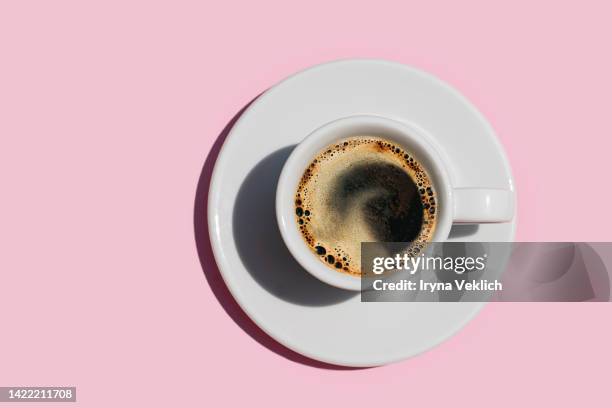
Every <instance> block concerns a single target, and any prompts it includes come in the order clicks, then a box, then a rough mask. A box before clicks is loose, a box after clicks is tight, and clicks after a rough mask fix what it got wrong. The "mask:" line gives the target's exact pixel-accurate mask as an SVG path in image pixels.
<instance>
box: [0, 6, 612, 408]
mask: <svg viewBox="0 0 612 408" xmlns="http://www.w3.org/2000/svg"><path fill="white" fill-rule="evenodd" d="M519 3H522V4H519ZM561 3H563V4H566V3H564V2H553V1H541V2H531V1H529V2H506V4H507V5H506V6H503V5H500V4H493V2H490V1H470V2H465V1H464V2H447V3H446V4H444V3H439V2H434V1H427V2H424V1H419V2H408V1H404V2H397V3H392V2H388V1H376V2H370V3H368V4H366V5H363V6H358V5H357V4H356V3H355V2H349V1H347V2H334V3H333V4H330V2H327V1H318V0H316V1H310V2H302V3H299V4H290V2H280V1H279V2H267V1H253V2H243V3H238V2H231V1H227V2H216V3H215V4H214V5H213V3H212V2H208V3H207V2H204V3H200V4H197V3H195V2H183V1H172V2H170V1H168V2H165V3H161V2H158V1H154V2H151V1H141V2H136V1H129V2H126V1H122V2H111V1H106V2H98V4H97V5H94V4H92V3H91V2H80V1H72V2H67V1H54V2H48V1H47V2H38V4H34V3H32V2H2V5H0V61H1V62H0V186H1V188H2V190H1V191H2V192H1V199H0V209H1V211H0V244H1V246H0V310H1V317H2V318H1V321H2V332H1V336H0V386H8V385H75V386H77V387H78V399H79V404H76V405H83V406H100V407H102V406H105V407H106V406H116V405H120V406H220V405H221V404H234V406H252V405H254V404H255V403H258V402H259V403H262V405H263V403H264V401H266V403H265V405H266V406H286V405H287V404H291V406H296V407H315V406H333V405H338V404H343V405H348V404H349V403H350V406H353V407H354V406H359V405H366V404H374V403H376V404H381V403H382V404H383V405H384V403H394V402H397V403H398V404H399V403H400V402H401V403H402V405H406V404H411V405H415V406H417V405H423V404H427V405H431V404H432V403H434V402H436V403H444V404H445V405H449V404H450V406H460V405H462V404H464V403H465V404H469V405H470V406H478V405H482V406H486V405H489V404H490V403H491V402H492V401H496V402H497V404H496V405H497V406H500V405H508V406H515V405H517V404H521V403H524V404H526V405H532V406H533V405H535V404H542V405H544V404H545V405H548V406H550V405H552V404H554V405H556V406H560V405H568V406H572V405H577V404H580V405H583V406H584V405H588V403H596V402H598V404H597V405H608V404H609V401H608V400H607V398H609V369H610V367H611V363H612V352H611V346H610V345H611V344H612V330H611V329H610V327H611V326H610V323H609V322H610V318H611V316H612V309H611V306H610V304H533V305H530V304H494V305H490V306H488V307H486V308H485V310H484V311H483V313H482V314H480V315H479V316H478V317H477V318H476V319H475V320H474V321H473V322H472V323H470V324H469V325H468V326H467V327H466V328H465V330H463V331H462V332H461V333H459V334H458V335H457V336H455V337H454V338H452V339H451V340H449V341H447V342H446V343H444V344H443V345H441V346H439V347H437V348H436V349H434V350H432V351H431V352H428V353H425V354H423V355H421V356H419V357H417V358H414V359H411V360H408V361H405V362H403V363H399V364H395V365H391V366H387V367H380V368H374V369H367V370H357V371H343V370H331V369H323V368H317V367H312V366H311V365H307V364H303V363H300V362H294V361H291V360H290V359H287V358H286V357H284V356H283V355H282V354H283V353H280V354H279V353H275V352H273V351H270V350H269V349H268V348H266V347H264V346H262V345H261V344H260V343H259V342H257V341H255V340H254V339H253V338H252V337H250V336H249V335H248V334H246V333H245V332H244V331H243V330H242V329H241V328H240V327H239V326H238V325H237V324H236V323H235V322H234V321H233V320H232V319H231V318H230V317H228V314H227V313H226V312H225V310H224V308H223V307H222V306H221V305H220V303H219V302H218V301H217V299H216V297H215V296H214V295H213V292H212V290H211V287H210V286H209V284H208V282H207V279H206V278H205V276H204V274H203V273H202V268H201V265H200V262H199V260H198V256H197V253H196V246H195V242H194V232H193V203H194V197H195V191H196V186H197V183H198V179H199V177H200V173H201V171H202V166H203V164H204V161H205V159H206V157H207V154H208V152H209V150H210V149H211V146H212V145H213V142H214V141H215V139H216V138H217V136H218V135H219V134H220V133H221V131H222V129H223V128H224V126H225V125H226V124H227V123H228V122H229V121H230V119H231V118H232V116H234V114H235V113H236V112H237V111H239V110H240V109H241V108H242V107H243V106H244V105H245V104H246V103H247V102H248V101H250V100H251V99H252V98H253V97H255V96H256V95H257V94H259V93H260V92H262V91H263V90H265V89H266V88H267V87H269V86H270V85H272V84H274V83H275V82H277V81H279V80H280V79H282V78H284V77H286V76H287V75H290V74H291V73H293V72H295V71H297V70H300V69H302V68H305V67H307V66H310V65H313V64H316V63H320V62H324V61H327V60H331V59H337V58H346V57H375V58H386V59H393V60H396V61H399V62H403V63H406V64H411V65H414V66H416V67H419V68H422V69H425V70H427V71H430V72H431V73H433V74H435V75H437V76H439V77H440V78H442V79H443V80H445V81H447V82H449V83H451V84H452V85H454V86H455V87H457V88H458V89H459V90H460V91H461V92H463V93H464V94H465V95H466V96H467V97H468V98H469V99H470V100H472V101H473V102H474V104H475V105H476V106H477V107H479V109H480V110H481V111H482V112H483V113H484V114H485V115H486V116H487V117H488V118H489V119H490V121H491V123H492V125H493V126H494V128H495V129H496V130H497V132H498V134H499V136H500V138H501V140H502V142H503V144H504V146H505V147H506V150H507V153H508V155H509V158H510V160H511V163H512V166H513V170H514V175H515V178H516V185H517V189H518V194H519V226H518V236H517V239H519V240H572V241H577V240H608V241H609V240H611V239H610V238H611V234H612V233H611V232H610V227H612V221H610V217H609V216H608V215H606V214H608V211H609V208H610V204H611V202H612V195H611V194H612V193H610V190H609V188H607V185H608V184H609V180H608V179H609V175H610V146H611V145H610V142H609V137H610V134H611V133H612V122H611V121H610V114H609V110H610V103H609V102H610V95H611V94H612V80H611V79H610V72H612V57H611V54H610V52H609V47H610V38H611V37H612V26H611V25H610V22H609V16H610V13H611V12H612V9H610V6H609V5H606V3H605V2H593V1H582V2H574V5H572V6H568V5H561ZM567 3H569V2H567ZM510 4H511V5H510ZM602 186H605V188H601V187H602ZM581 210H583V211H581ZM580 213H582V214H583V215H584V216H582V215H578V216H577V214H580ZM217 283H218V282H217ZM214 284H215V283H214V282H213V286H214ZM263 342H265V340H264V341H263ZM117 400H121V403H117V402H116V401H117ZM332 404H333V405H332ZM398 404H394V405H398ZM20 406H26V405H20Z"/></svg>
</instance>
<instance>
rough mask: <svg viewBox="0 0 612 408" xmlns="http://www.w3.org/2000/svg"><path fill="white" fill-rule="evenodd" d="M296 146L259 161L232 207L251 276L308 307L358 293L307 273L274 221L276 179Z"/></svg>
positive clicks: (241, 252)
mask: <svg viewBox="0 0 612 408" xmlns="http://www.w3.org/2000/svg"><path fill="white" fill-rule="evenodd" d="M294 148H295V145H293V146H287V147H284V148H282V149H279V150H277V151H275V152H273V153H271V154H270V155H268V156H267V157H265V158H264V159H263V160H261V161H260V162H259V163H257V165H256V166H255V167H253V169H252V170H251V171H250V173H249V174H248V175H247V177H246V178H245V180H244V182H243V183H242V185H241V186H240V190H239V191H238V198H237V200H236V204H235V206H234V214H233V227H234V237H235V240H236V247H237V249H238V253H239V255H240V258H241V260H242V262H243V263H244V265H245V267H246V269H247V271H248V272H249V273H250V274H251V276H252V277H253V278H254V279H255V280H256V281H257V282H258V283H259V284H260V285H261V286H262V287H263V288H264V289H266V290H267V291H268V292H269V293H271V294H272V295H274V296H276V297H278V298H281V299H283V300H285V301H287V302H291V303H295V304H300V305H304V306H325V305H330V304H334V303H339V302H342V301H345V300H347V299H349V298H351V297H354V296H357V294H356V293H355V292H350V291H347V290H343V289H338V288H334V287H332V286H330V285H327V284H325V283H323V282H321V281H320V280H318V279H317V278H315V277H314V276H312V275H311V274H310V273H308V272H307V271H306V270H305V269H304V268H302V267H301V266H300V264H299V263H298V262H297V261H296V260H295V259H294V258H293V256H292V255H291V253H290V252H289V250H288V249H287V247H286V246H285V244H284V242H283V240H282V237H281V234H280V230H279V228H278V224H277V222H276V212H275V200H276V184H277V181H278V178H279V176H280V173H281V170H282V168H283V165H284V164H285V161H287V158H288V157H289V154H290V153H291V151H292V150H293V149H294Z"/></svg>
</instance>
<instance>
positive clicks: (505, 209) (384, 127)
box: [276, 115, 514, 291]
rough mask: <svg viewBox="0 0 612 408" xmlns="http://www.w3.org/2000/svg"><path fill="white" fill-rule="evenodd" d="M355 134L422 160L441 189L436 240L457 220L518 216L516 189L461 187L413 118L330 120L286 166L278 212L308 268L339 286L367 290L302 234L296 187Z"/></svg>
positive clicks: (289, 245) (285, 236) (295, 250)
mask: <svg viewBox="0 0 612 408" xmlns="http://www.w3.org/2000/svg"><path fill="white" fill-rule="evenodd" d="M355 135H369V136H379V137H384V138H385V139H387V140H389V141H392V142H394V143H397V144H398V145H400V146H402V147H403V148H404V149H405V150H406V151H408V152H410V153H411V154H412V155H413V156H414V157H415V158H416V160H417V161H418V162H419V163H421V164H422V165H423V166H424V168H425V170H426V172H427V174H428V175H429V176H430V177H431V181H432V183H433V185H434V188H435V190H436V193H437V201H438V217H437V224H436V230H435V232H434V236H433V237H432V241H436V242H443V241H445V240H446V239H447V238H448V234H449V232H450V230H451V226H452V225H453V223H455V224H457V223H491V222H508V221H510V220H512V217H513V216H514V193H513V192H512V191H511V190H509V189H506V190H503V189H491V188H485V187H486V186H474V187H472V188H465V187H464V188H461V189H455V188H454V187H453V185H452V182H451V179H450V176H449V172H448V169H447V165H446V163H445V162H444V160H443V159H442V156H441V155H440V153H438V151H437V149H436V147H435V146H434V143H433V142H432V140H433V137H432V136H430V135H428V134H427V133H426V132H425V131H424V130H423V129H420V128H419V127H418V126H416V125H414V124H410V123H402V122H398V121H395V120H391V119H387V118H385V117H381V116H372V115H355V116H349V117H346V118H341V119H337V120H334V121H332V122H330V123H327V124H325V125H323V126H321V127H319V128H318V129H316V130H314V131H313V132H312V133H311V134H310V135H308V136H307V137H306V138H305V139H304V140H303V141H302V142H301V143H300V144H299V145H298V146H297V147H296V148H295V149H294V150H293V151H292V152H291V155H290V156H289V158H288V159H287V162H286V163H285V165H284V166H283V170H282V172H281V175H280V178H279V180H278V186H277V189H276V216H277V221H278V225H279V228H280V232H281V235H282V237H283V240H284V242H285V244H286V245H287V248H289V251H290V252H291V253H292V254H293V256H294V257H295V259H296V260H297V261H298V262H299V263H300V265H302V266H303V267H304V269H305V270H307V271H308V272H310V273H311V274H313V275H314V276H315V277H316V278H318V279H320V280H321V281H323V282H325V283H328V284H330V285H333V286H335V287H338V288H342V289H347V290H355V291H359V290H361V279H360V278H358V277H355V276H353V275H348V274H345V273H341V272H338V271H336V270H334V269H332V268H329V267H328V266H327V265H325V264H324V263H323V262H321V261H320V260H319V259H318V257H317V256H315V255H314V254H313V253H312V250H311V249H310V248H309V247H308V245H307V244H306V242H305V241H304V239H303V238H302V236H301V233H300V231H299V228H298V225H297V223H296V219H295V205H294V201H295V192H296V190H297V186H298V183H299V181H300V179H301V177H302V175H303V174H304V171H305V170H306V169H307V168H308V166H309V165H310V163H311V161H312V159H313V158H314V157H315V156H316V155H317V154H318V153H320V152H321V151H322V150H324V149H325V148H327V147H328V146H329V145H331V144H334V143H336V142H337V141H339V140H341V139H345V138H347V137H351V136H355Z"/></svg>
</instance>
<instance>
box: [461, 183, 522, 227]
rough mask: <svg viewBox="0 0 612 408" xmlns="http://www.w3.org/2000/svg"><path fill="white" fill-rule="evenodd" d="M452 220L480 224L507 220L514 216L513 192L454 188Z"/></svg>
mask: <svg viewBox="0 0 612 408" xmlns="http://www.w3.org/2000/svg"><path fill="white" fill-rule="evenodd" d="M453 195H454V200H453V201H454V203H455V204H454V207H455V208H454V216H453V222H454V223H457V224H481V223H496V222H508V221H511V220H512V218H514V194H513V192H512V191H509V190H502V189H492V188H456V189H454V190H453Z"/></svg>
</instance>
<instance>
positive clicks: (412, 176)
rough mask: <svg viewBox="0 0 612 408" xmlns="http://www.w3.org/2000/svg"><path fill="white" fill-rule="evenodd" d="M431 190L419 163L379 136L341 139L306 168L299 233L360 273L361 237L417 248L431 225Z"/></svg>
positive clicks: (332, 260) (333, 261)
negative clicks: (406, 243) (400, 243)
mask: <svg viewBox="0 0 612 408" xmlns="http://www.w3.org/2000/svg"><path fill="white" fill-rule="evenodd" d="M436 212H437V203H436V195H435V191H434V189H433V186H432V184H431V181H430V178H429V176H428V175H427V173H426V172H425V169H424V168H423V166H422V165H421V164H420V163H418V162H417V161H416V160H415V159H414V158H413V157H412V155H410V154H409V153H408V152H406V151H405V150H404V149H402V148H401V147H400V146H398V145H397V144H395V143H392V142H390V141H387V140H385V139H382V138H379V137H369V136H358V137H352V138H349V139H345V140H342V141H340V142H338V143H336V144H334V145H330V146H328V147H327V148H326V149H324V150H323V151H322V152H320V153H319V154H318V155H317V156H316V157H315V158H314V159H313V160H312V162H311V163H310V165H309V166H308V168H307V169H306V170H305V171H304V174H303V176H302V179H301V181H300V184H299V186H298V189H297V192H296V196H295V214H296V221H297V223H298V226H299V229H300V232H301V233H302V236H303V237H304V239H305V240H306V242H307V243H308V245H309V246H310V247H311V249H312V251H313V252H314V253H315V255H317V256H318V257H319V258H320V259H321V261H323V262H325V263H326V264H327V265H329V266H330V267H331V268H334V269H336V270H339V271H342V272H345V273H349V274H353V275H361V266H360V262H361V255H360V254H361V242H373V241H379V242H409V243H411V244H412V245H413V246H414V247H415V248H421V247H422V246H423V245H424V244H425V243H426V242H428V241H430V240H431V238H432V236H433V233H434V230H435V225H436V215H437V214H436Z"/></svg>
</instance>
